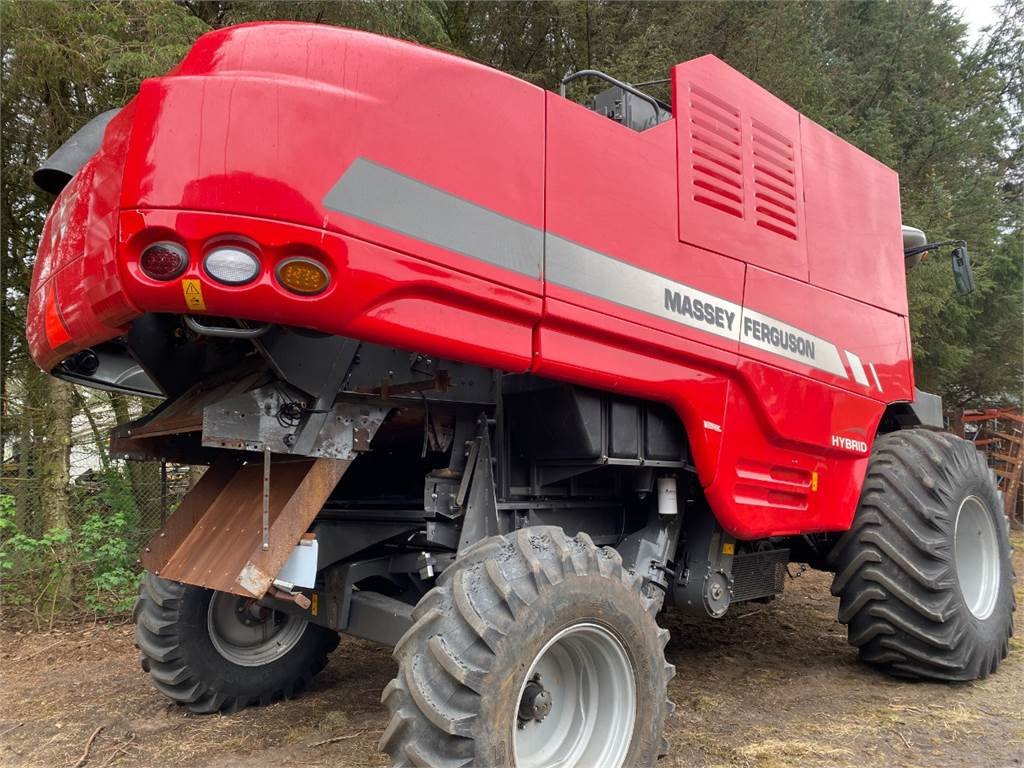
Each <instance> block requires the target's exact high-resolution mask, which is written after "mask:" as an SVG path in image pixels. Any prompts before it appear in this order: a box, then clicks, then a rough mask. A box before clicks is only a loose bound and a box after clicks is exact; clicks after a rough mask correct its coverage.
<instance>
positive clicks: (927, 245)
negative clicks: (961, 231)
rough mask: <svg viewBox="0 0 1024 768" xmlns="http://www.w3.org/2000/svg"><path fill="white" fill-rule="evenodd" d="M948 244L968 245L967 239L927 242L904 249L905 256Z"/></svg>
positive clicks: (915, 254)
mask: <svg viewBox="0 0 1024 768" xmlns="http://www.w3.org/2000/svg"><path fill="white" fill-rule="evenodd" d="M947 245H967V241H966V240H943V241H942V242H941V243H925V244H924V245H919V246H917V247H916V248H907V249H906V250H905V251H903V258H905V259H906V258H909V257H911V256H917V254H919V253H924V252H925V251H934V250H935V249H936V248H944V247H946V246H947Z"/></svg>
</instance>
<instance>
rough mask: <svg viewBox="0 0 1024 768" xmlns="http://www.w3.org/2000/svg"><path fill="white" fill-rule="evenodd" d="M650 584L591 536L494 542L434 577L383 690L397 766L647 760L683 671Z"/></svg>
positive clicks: (548, 531) (522, 767)
mask: <svg viewBox="0 0 1024 768" xmlns="http://www.w3.org/2000/svg"><path fill="white" fill-rule="evenodd" d="M641 583H642V580H641V578H640V577H639V576H637V575H636V574H634V573H632V572H630V571H629V570H627V569H625V568H623V565H622V559H621V558H620V557H619V554H618V553H617V552H616V551H615V550H613V549H609V548H598V547H595V546H594V544H593V543H592V542H591V541H590V539H589V538H588V537H587V536H586V535H585V534H580V535H578V536H576V537H575V538H572V539H570V538H568V537H566V536H565V534H564V533H563V532H562V530H561V529H560V528H554V527H535V528H525V529H522V530H520V531H517V532H515V533H512V534H509V535H507V536H494V537H491V538H489V539H485V540H484V541H482V542H480V543H479V544H477V545H475V546H474V547H472V548H471V549H470V550H468V551H467V552H466V553H465V554H464V555H463V556H462V557H460V558H459V559H458V560H456V561H455V563H454V564H453V565H452V566H450V567H449V568H448V570H446V571H445V572H444V573H443V574H442V575H441V577H440V578H439V579H438V584H437V586H436V587H435V588H434V589H433V590H431V591H430V592H429V593H428V594H427V595H426V596H425V597H424V598H423V599H422V600H421V601H420V604H419V605H418V606H417V607H416V610H415V612H414V614H413V615H414V617H415V619H416V622H415V624H414V625H413V626H412V627H411V628H410V629H409V631H408V632H407V633H406V634H405V636H404V637H403V638H402V639H401V640H400V641H399V643H398V645H397V646H396V647H395V658H396V659H397V660H398V663H399V671H398V676H397V677H396V678H395V679H394V680H393V681H391V683H390V684H389V685H388V686H387V688H386V689H385V691H384V697H383V698H384V702H385V704H387V706H388V709H389V711H390V712H391V722H390V724H389V725H388V728H387V730H386V731H385V732H384V735H383V736H382V738H381V743H380V746H381V749H382V750H383V751H385V752H387V753H388V754H389V755H390V756H391V760H392V765H395V766H414V765H415V766H418V765H451V766H455V765H460V766H461V765H467V766H468V765H481V766H482V765H495V766H497V765H502V766H509V765H514V766H517V768H548V767H550V766H555V765H557V766H565V768H620V766H650V765H652V764H653V763H654V761H655V760H656V759H657V758H658V757H659V756H660V755H661V754H664V752H666V751H667V744H666V742H665V741H664V739H663V738H662V729H663V728H664V724H665V720H666V718H667V717H668V715H669V713H670V712H671V711H672V704H671V703H670V702H669V701H668V700H667V698H666V690H667V685H668V681H669V680H670V679H671V678H672V676H673V675H674V673H675V669H674V667H672V665H670V664H668V663H666V661H665V655H664V647H665V644H666V642H667V641H668V631H667V630H664V629H659V627H658V625H657V623H656V622H655V619H654V613H655V610H656V606H655V604H654V601H652V600H651V599H650V598H648V597H646V596H645V595H644V594H643V593H642V592H641V589H640V587H641Z"/></svg>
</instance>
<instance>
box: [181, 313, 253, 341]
mask: <svg viewBox="0 0 1024 768" xmlns="http://www.w3.org/2000/svg"><path fill="white" fill-rule="evenodd" d="M185 325H187V326H188V327H189V328H191V329H192V330H193V331H195V332H196V333H198V334H201V335H203V336H216V337H218V338H223V339H255V338H257V337H258V336H262V335H263V334H264V333H266V332H267V331H269V330H270V324H269V323H265V324H263V325H260V326H257V327H256V328H225V327H224V326H221V325H203V324H202V323H200V322H199V321H198V320H196V319H195V318H194V317H192V316H191V315H185Z"/></svg>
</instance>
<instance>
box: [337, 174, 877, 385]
mask: <svg viewBox="0 0 1024 768" xmlns="http://www.w3.org/2000/svg"><path fill="white" fill-rule="evenodd" d="M323 203H324V206H325V207H326V208H328V209H330V210H332V211H338V212H339V213H344V214H346V215H348V216H352V217H354V218H357V219H361V220H363V221H367V222H370V223H372V224H376V225H377V226H380V227H384V228H387V229H391V230H394V231H396V232H401V233H402V234H404V235H408V236H410V237H414V238H416V239H418V240H422V241H424V242H427V243H430V244H432V245H436V246H438V247H440V248H444V249H446V250H449V251H454V252H456V253H460V254H462V255H464V256H468V257H470V258H473V259H478V260H480V261H483V262H487V263H488V264H493V265H495V266H499V267H503V268H505V269H509V270H511V271H513V272H517V273H519V274H522V275H527V276H529V277H533V278H540V276H541V275H542V274H543V275H544V277H545V279H546V280H547V281H549V282H551V283H555V284H558V285H561V286H563V287H566V288H569V289H571V290H574V291H579V292H581V293H585V294H588V295H590V296H594V297H596V298H599V299H604V300H606V301H610V302H613V303H615V304H619V305H621V306H624V307H630V308H631V309H635V310H638V311H640V312H645V313H647V314H649V315H653V316H654V317H660V318H662V319H664V320H670V321H672V322H675V323H679V324H680V325H685V326H687V327H690V328H696V329H697V330H700V331H704V332H706V333H711V334H714V335H716V336H720V337H723V338H727V339H732V340H734V341H738V342H739V343H740V344H744V345H746V346H748V347H753V348H755V349H760V350H762V351H765V352H768V353H770V354H773V355H778V356H780V357H784V358H787V359H789V360H794V361H796V362H799V363H803V364H804V365H808V366H810V367H812V368H817V369H818V370H821V371H825V372H827V373H831V374H832V375H833V376H838V377H839V378H842V379H849V374H848V373H847V371H846V367H845V366H844V365H843V361H842V356H841V355H840V352H839V349H838V348H837V347H836V345H835V344H833V343H832V342H830V341H827V340H826V339H823V338H821V337H819V336H815V335H814V334H811V333H808V332H806V331H804V330H801V329H800V328H797V327H795V326H792V325H789V324H788V323H784V322H782V321H781V320H776V319H775V318H772V317H770V316H768V315H764V314H762V313H760V312H757V311H755V310H752V309H749V308H745V307H743V306H742V305H740V304H737V303H735V302H732V301H729V300H727V299H723V298H720V297H718V296H714V295H713V294H710V293H705V292H704V291H701V290H699V289H697V288H694V287H692V286H689V285H686V284H685V283H680V282H677V281H675V280H671V279H670V278H667V277H665V276H663V275H660V274H658V273H656V272H651V271H649V270H646V269H641V268H640V267H637V266H634V265H632V264H628V263H627V262H624V261H620V260H619V259H616V258H613V257H611V256H608V255H606V254H603V253H600V252H599V251H595V250H592V249H590V248H587V247H586V246H582V245H580V244H578V243H574V242H572V241H571V240H567V239H565V238H563V237H559V236H558V235H554V234H551V233H545V232H544V231H543V230H541V229H538V228H536V227H531V226H529V225H528V224H523V223H522V222H519V221H516V220H515V219H511V218H509V217H508V216H505V215H503V214H500V213H497V212H495V211H492V210H490V209H488V208H484V207H482V206H479V205H476V204H475V203H471V202H469V201H467V200H464V199H462V198H460V197H457V196H455V195H452V194H450V193H448V192H444V191H442V190H440V189H437V188H435V187H431V186H429V185H427V184H424V183H423V182H421V181H417V180H416V179H413V178H410V177H408V176H405V175H404V174H401V173H398V172H396V171H393V170H391V169H389V168H385V167H384V166H382V165H379V164H377V163H374V162H372V161H370V160H366V159H365V158H361V157H360V158H357V159H356V160H355V162H354V163H352V165H351V166H350V167H349V168H348V170H346V171H345V173H344V174H343V175H342V177H341V178H340V179H339V180H338V182H337V183H336V184H335V185H334V187H332V188H331V190H330V191H329V192H328V193H327V195H326V196H325V197H324V201H323ZM846 354H847V357H848V359H849V360H850V367H851V369H852V370H853V373H854V379H855V380H856V381H857V383H859V384H862V385H865V386H868V387H870V384H868V381H867V377H866V376H865V373H864V368H863V366H862V365H861V364H860V359H859V358H858V357H857V356H856V355H854V354H853V353H851V352H847V353H846ZM872 375H874V376H875V383H876V384H877V385H878V388H879V390H881V388H882V387H881V383H880V382H878V379H877V374H875V373H874V368H873V367H872Z"/></svg>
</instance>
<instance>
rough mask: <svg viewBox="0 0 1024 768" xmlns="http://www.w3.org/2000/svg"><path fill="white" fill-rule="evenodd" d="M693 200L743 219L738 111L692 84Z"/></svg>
mask: <svg viewBox="0 0 1024 768" xmlns="http://www.w3.org/2000/svg"><path fill="white" fill-rule="evenodd" d="M690 138H691V139H692V141H691V144H690V163H691V167H692V168H693V177H692V178H693V199H694V200H695V201H697V202H698V203H703V204H704V205H707V206H710V207H712V208H715V209H717V210H719V211H722V212H723V213H728V214H730V215H732V216H736V217H737V218H740V219H742V218H743V151H742V149H743V135H742V131H741V121H740V113H739V110H738V109H736V108H735V107H733V106H731V105H730V104H728V103H726V102H724V101H722V100H721V99H720V98H718V97H717V96H715V95H714V94H711V93H709V92H707V91H705V90H704V89H702V88H698V87H697V86H695V85H692V84H691V85H690Z"/></svg>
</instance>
